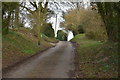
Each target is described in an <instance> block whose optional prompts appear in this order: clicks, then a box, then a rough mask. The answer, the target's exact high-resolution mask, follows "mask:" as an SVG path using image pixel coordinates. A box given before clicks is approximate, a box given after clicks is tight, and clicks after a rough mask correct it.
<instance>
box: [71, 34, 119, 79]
mask: <svg viewBox="0 0 120 80" xmlns="http://www.w3.org/2000/svg"><path fill="white" fill-rule="evenodd" d="M71 41H72V42H76V43H77V53H78V56H79V62H80V63H79V65H81V66H79V68H80V69H82V72H83V74H84V77H85V78H96V77H97V78H98V77H99V78H116V77H117V74H118V72H117V68H118V53H117V43H110V42H100V41H95V40H91V39H88V38H87V37H85V35H84V34H79V35H77V36H75V38H73V39H72V40H71ZM78 75H79V74H78ZM79 76H80V75H79Z"/></svg>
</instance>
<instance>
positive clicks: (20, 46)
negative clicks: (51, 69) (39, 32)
mask: <svg viewBox="0 0 120 80" xmlns="http://www.w3.org/2000/svg"><path fill="white" fill-rule="evenodd" d="M4 47H9V48H8V49H10V48H11V47H13V48H14V49H16V50H19V51H20V52H24V51H25V50H29V51H32V54H34V53H35V52H36V51H37V50H38V47H37V46H36V44H35V43H33V42H31V41H30V40H26V39H25V38H24V37H22V36H21V35H19V34H17V33H16V32H12V31H10V32H9V34H7V35H4V36H3V48H4Z"/></svg>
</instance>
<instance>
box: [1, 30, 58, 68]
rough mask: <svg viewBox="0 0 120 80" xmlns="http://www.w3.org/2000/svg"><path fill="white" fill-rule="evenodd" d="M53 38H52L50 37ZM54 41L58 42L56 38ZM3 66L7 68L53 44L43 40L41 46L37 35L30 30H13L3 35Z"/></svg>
mask: <svg viewBox="0 0 120 80" xmlns="http://www.w3.org/2000/svg"><path fill="white" fill-rule="evenodd" d="M48 39H49V40H51V39H50V38H48ZM53 42H56V40H55V41H54V40H53ZM2 45H3V47H2V68H3V69H4V68H7V67H9V66H12V65H14V64H15V63H17V62H19V61H22V60H24V59H25V58H27V57H30V56H32V55H35V54H36V52H38V51H40V52H41V51H43V50H46V49H48V48H50V47H53V45H51V44H50V42H47V41H45V40H44V39H42V40H41V45H40V47H38V46H37V39H36V37H35V36H34V35H33V34H32V33H31V32H30V31H29V30H24V29H23V30H22V31H21V32H20V31H13V30H10V31H9V34H7V35H3V37H2Z"/></svg>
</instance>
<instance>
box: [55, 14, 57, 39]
mask: <svg viewBox="0 0 120 80" xmlns="http://www.w3.org/2000/svg"><path fill="white" fill-rule="evenodd" d="M56 32H57V14H56V20H55V34H56ZM55 37H57V36H55Z"/></svg>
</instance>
